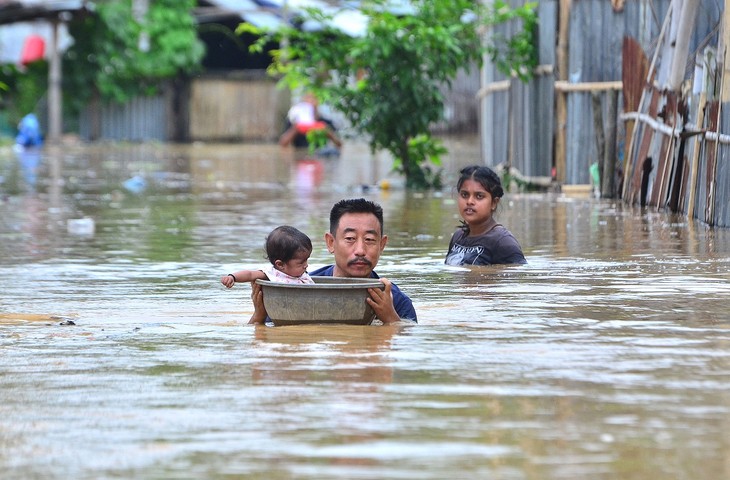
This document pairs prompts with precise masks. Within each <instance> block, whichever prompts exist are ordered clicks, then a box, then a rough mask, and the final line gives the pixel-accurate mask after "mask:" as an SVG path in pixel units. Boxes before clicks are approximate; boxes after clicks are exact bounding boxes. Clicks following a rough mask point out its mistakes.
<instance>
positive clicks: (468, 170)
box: [456, 165, 504, 198]
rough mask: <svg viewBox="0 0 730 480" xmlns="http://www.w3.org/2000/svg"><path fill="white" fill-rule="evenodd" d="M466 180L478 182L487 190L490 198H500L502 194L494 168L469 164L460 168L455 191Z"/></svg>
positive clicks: (499, 181) (459, 188)
mask: <svg viewBox="0 0 730 480" xmlns="http://www.w3.org/2000/svg"><path fill="white" fill-rule="evenodd" d="M466 180H474V181H475V182H479V183H480V184H481V186H482V187H484V190H486V191H487V192H489V194H490V195H491V196H492V198H501V197H502V195H504V190H503V189H502V181H501V180H500V179H499V175H497V174H496V173H495V172H494V170H492V169H491V168H489V167H485V166H481V165H471V166H469V167H465V168H462V169H461V171H460V172H459V181H458V182H456V191H457V192H458V191H459V190H461V186H462V185H463V184H464V182H465V181H466Z"/></svg>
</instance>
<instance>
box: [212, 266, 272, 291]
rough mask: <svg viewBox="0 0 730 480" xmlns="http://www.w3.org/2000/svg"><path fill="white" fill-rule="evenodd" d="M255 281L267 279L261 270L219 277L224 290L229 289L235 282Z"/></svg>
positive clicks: (242, 271) (243, 271) (244, 271)
mask: <svg viewBox="0 0 730 480" xmlns="http://www.w3.org/2000/svg"><path fill="white" fill-rule="evenodd" d="M256 279H261V280H267V279H268V277H267V276H266V274H265V273H264V272H262V271H261V270H241V271H238V272H235V273H229V274H228V275H223V276H222V277H221V283H222V284H223V285H225V286H226V288H231V287H232V286H233V284H235V283H236V282H253V281H254V280H256Z"/></svg>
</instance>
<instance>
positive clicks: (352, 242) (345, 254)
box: [324, 213, 388, 278]
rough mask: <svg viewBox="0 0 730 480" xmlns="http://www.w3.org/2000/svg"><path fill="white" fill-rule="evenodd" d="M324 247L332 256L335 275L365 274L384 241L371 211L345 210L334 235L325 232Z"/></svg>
mask: <svg viewBox="0 0 730 480" xmlns="http://www.w3.org/2000/svg"><path fill="white" fill-rule="evenodd" d="M324 239H325V241H326V242H327V249H328V250H329V251H330V253H333V254H334V255H335V271H334V276H336V277H361V278H363V277H369V276H370V273H371V272H372V271H373V269H374V268H375V266H376V265H377V264H378V259H379V258H380V253H381V252H382V251H383V249H384V248H385V244H386V243H387V242H388V237H387V236H384V235H381V231H380V223H379V222H378V219H377V218H376V217H375V215H373V214H371V213H346V214H344V215H343V216H342V217H341V218H340V224H339V225H338V226H337V231H336V232H335V234H334V235H332V234H331V233H330V232H327V233H325V235H324Z"/></svg>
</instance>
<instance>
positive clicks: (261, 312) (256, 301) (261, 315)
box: [248, 282, 267, 324]
mask: <svg viewBox="0 0 730 480" xmlns="http://www.w3.org/2000/svg"><path fill="white" fill-rule="evenodd" d="M251 301H252V302H253V308H254V312H253V315H251V319H250V320H249V321H248V323H249V324H251V323H261V324H263V323H266V316H267V314H266V307H264V291H263V289H262V288H261V285H259V284H257V283H256V282H251Z"/></svg>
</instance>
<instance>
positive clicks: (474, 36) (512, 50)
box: [238, 0, 537, 189]
mask: <svg viewBox="0 0 730 480" xmlns="http://www.w3.org/2000/svg"><path fill="white" fill-rule="evenodd" d="M386 3H387V2H384V1H379V0H370V1H363V2H362V4H361V7H360V8H361V12H362V13H363V14H364V15H365V16H366V17H367V18H368V22H367V27H366V31H365V32H364V34H363V35H361V36H355V37H351V36H348V35H345V34H344V33H342V32H341V31H339V30H337V29H336V28H334V27H332V26H331V25H332V23H331V19H332V16H331V15H328V14H325V13H324V12H322V11H320V10H317V9H308V10H307V11H306V13H305V15H304V17H303V18H300V19H298V20H299V21H300V22H302V23H303V22H305V21H307V22H308V23H309V24H311V22H314V23H315V24H318V25H320V26H321V28H318V29H315V30H311V29H306V30H305V29H302V28H296V27H283V28H280V29H277V30H263V29H260V28H256V27H254V26H252V25H250V24H242V25H241V26H240V27H239V28H238V32H239V33H242V32H249V33H254V34H256V35H259V41H258V42H257V43H255V44H254V45H253V46H252V49H253V50H256V51H262V50H263V49H264V48H265V45H267V44H268V42H271V41H275V42H278V43H279V44H280V45H282V47H281V48H279V49H278V50H273V51H271V54H272V59H273V61H272V64H271V66H270V68H269V72H270V73H271V74H272V75H275V76H281V82H282V84H283V85H286V86H288V87H289V88H292V89H305V90H310V91H312V92H313V93H314V94H315V95H317V97H318V98H319V99H320V100H321V101H323V102H327V103H328V104H330V105H332V106H333V108H335V109H337V110H338V111H340V112H342V113H343V114H344V115H345V117H346V118H347V119H348V121H349V122H350V124H351V125H352V126H353V128H354V129H355V130H356V131H357V132H358V133H360V134H364V135H365V136H366V137H367V138H368V139H369V143H370V148H371V149H372V150H373V151H378V150H383V149H384V150H387V151H389V152H390V153H391V154H392V155H393V158H394V159H395V163H394V169H395V171H397V172H399V173H401V174H403V175H404V176H405V179H406V186H407V187H408V188H414V189H423V188H429V187H439V186H440V171H439V170H436V168H437V167H438V166H440V164H441V160H440V156H441V155H442V154H443V153H445V152H446V150H445V149H444V147H443V146H442V145H441V143H440V142H439V141H438V140H437V139H434V138H433V137H432V136H431V134H430V127H431V125H433V123H434V122H437V121H439V120H441V119H442V117H443V111H444V98H443V95H442V88H443V86H444V85H446V86H450V84H451V82H452V80H453V79H454V78H455V76H456V74H457V73H458V72H459V70H460V69H468V68H470V67H471V66H476V65H480V64H481V62H482V58H483V55H484V54H485V53H486V54H488V55H489V56H491V57H492V59H493V60H494V61H495V64H496V65H497V67H498V68H499V69H500V70H502V71H504V72H506V73H508V74H515V75H518V76H520V78H523V79H526V78H529V76H530V72H531V71H532V67H533V66H534V65H535V63H536V54H535V47H534V41H533V35H534V31H535V28H536V22H537V20H536V16H535V13H534V7H535V4H527V5H525V6H524V7H522V8H518V9H512V8H510V7H509V6H508V5H507V4H506V3H505V2H503V1H501V0H497V1H495V2H493V3H492V4H491V5H489V6H485V5H482V4H480V3H479V2H474V1H472V0H416V1H412V2H410V5H411V6H412V8H413V10H412V11H411V12H409V13H407V14H396V13H393V12H391V11H390V10H389V9H388V8H386ZM515 18H519V19H521V20H522V29H521V30H520V31H519V32H518V33H517V34H516V35H514V36H511V37H498V36H492V37H490V39H491V40H490V41H486V42H485V41H484V39H483V38H482V34H481V32H482V31H484V28H485V27H487V26H491V25H496V24H498V23H503V22H506V21H510V20H512V19H515ZM488 40H489V39H488Z"/></svg>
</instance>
